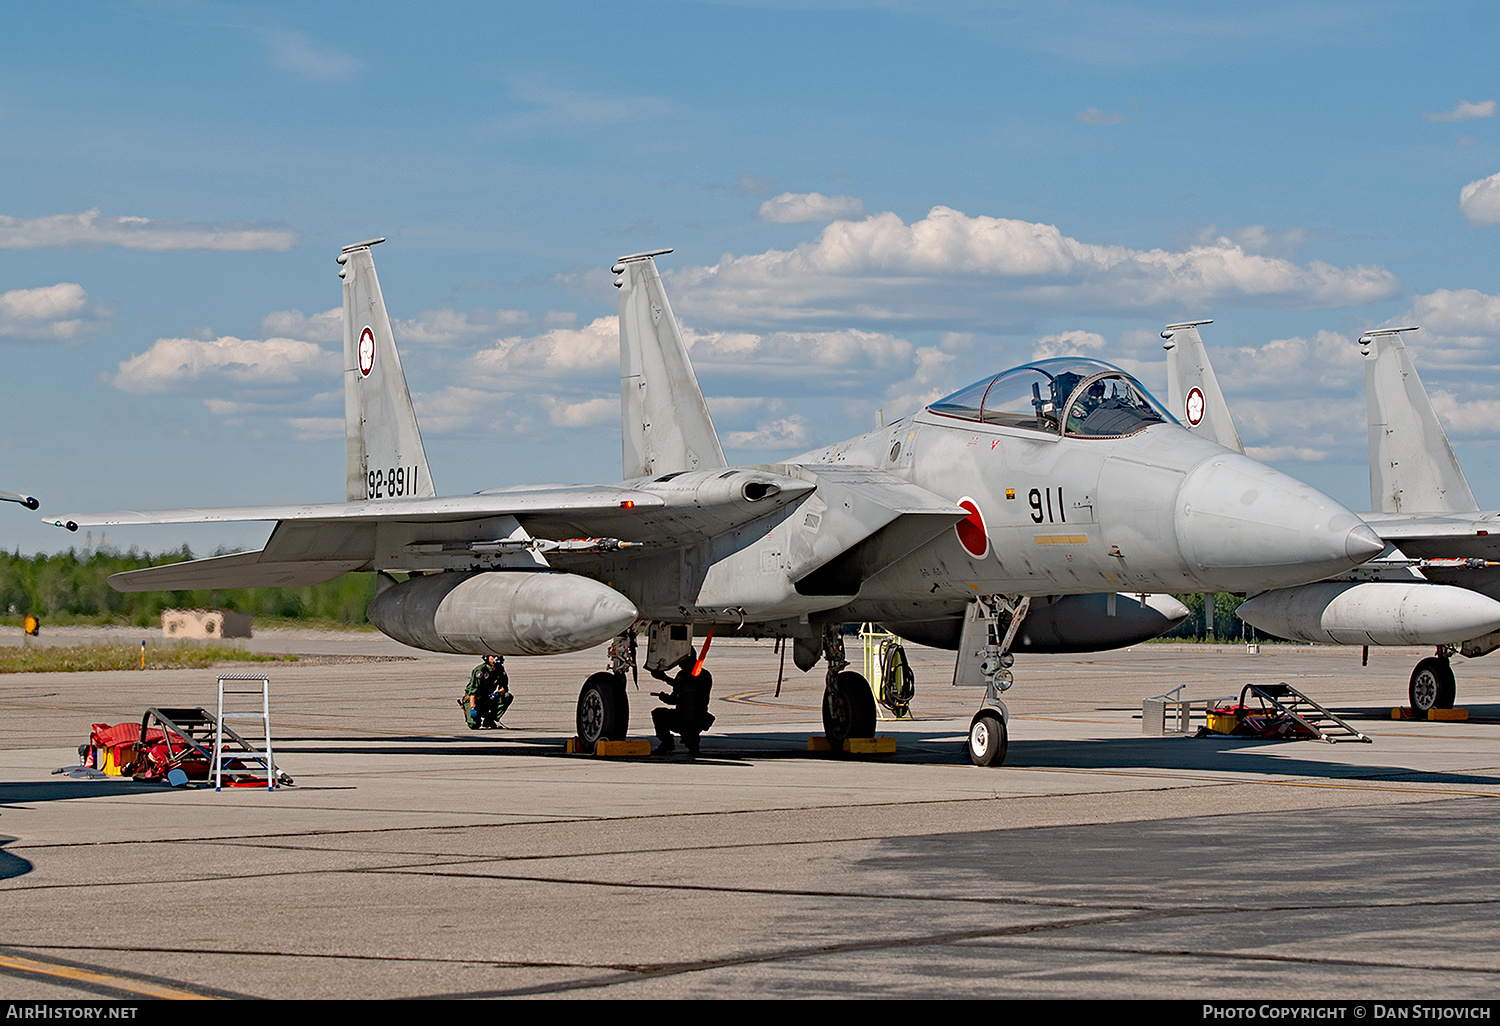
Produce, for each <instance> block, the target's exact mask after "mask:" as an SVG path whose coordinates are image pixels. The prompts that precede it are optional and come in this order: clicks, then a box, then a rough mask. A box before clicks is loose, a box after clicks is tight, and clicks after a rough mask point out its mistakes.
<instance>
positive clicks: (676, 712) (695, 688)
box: [651, 649, 714, 757]
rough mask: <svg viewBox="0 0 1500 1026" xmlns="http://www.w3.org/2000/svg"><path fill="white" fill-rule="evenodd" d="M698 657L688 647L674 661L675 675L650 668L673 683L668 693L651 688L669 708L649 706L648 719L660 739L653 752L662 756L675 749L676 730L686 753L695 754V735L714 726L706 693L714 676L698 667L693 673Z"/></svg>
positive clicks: (696, 739)
mask: <svg viewBox="0 0 1500 1026" xmlns="http://www.w3.org/2000/svg"><path fill="white" fill-rule="evenodd" d="M696 661H697V656H696V655H695V654H694V653H693V651H692V650H691V649H689V650H688V654H687V655H686V656H684V657H683V658H682V659H681V660H679V661H678V662H677V664H676V666H677V674H676V676H674V677H668V676H667V674H666V671H665V670H652V671H651V676H653V677H655V678H656V679H657V680H662V681H666V682H667V683H669V684H671V685H672V690H671V692H670V693H668V692H662V691H653V692H652V694H653V695H655V696H656V697H657V698H659V699H661V700H662V701H663V702H665V703H666V704H667V705H668V706H671V708H667V709H652V710H651V722H652V723H653V724H655V726H656V736H657V738H658V739H659V740H660V741H661V744H660V745H658V746H657V749H656V754H657V755H665V754H666V753H667V752H670V751H672V749H674V748H676V747H677V745H676V743H675V742H674V741H673V740H672V734H673V733H674V732H675V733H677V734H681V735H682V743H683V745H685V746H686V747H687V750H688V755H691V756H694V757H696V756H697V755H698V735H699V734H701V733H703V731H705V730H707V729H708V728H709V727H711V726H712V725H713V722H714V718H713V715H712V714H711V713H709V711H708V696H709V692H710V691H712V690H713V686H714V678H713V675H712V674H710V673H709V672H708V671H707V670H706V669H702V668H701V667H700V668H699V670H698V676H696V677H694V676H693V663H695V662H696Z"/></svg>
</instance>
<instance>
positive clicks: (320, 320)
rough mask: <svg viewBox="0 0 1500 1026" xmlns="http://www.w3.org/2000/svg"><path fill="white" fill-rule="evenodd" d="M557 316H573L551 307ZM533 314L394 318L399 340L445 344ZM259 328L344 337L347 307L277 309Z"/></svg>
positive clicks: (446, 310) (316, 337)
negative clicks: (307, 311) (315, 310)
mask: <svg viewBox="0 0 1500 1026" xmlns="http://www.w3.org/2000/svg"><path fill="white" fill-rule="evenodd" d="M549 316H550V317H552V318H553V319H554V320H558V319H559V318H564V319H572V318H573V317H574V316H575V315H572V314H568V315H559V314H556V313H552V312H550V311H549ZM530 320H531V315H530V314H528V313H527V312H526V311H525V310H480V309H475V310H470V311H468V312H466V313H460V312H459V311H457V310H454V309H453V308H452V307H442V308H441V309H437V310H423V311H422V312H421V313H419V314H417V315H416V316H415V317H405V318H403V317H397V318H395V319H393V320H392V322H391V329H392V330H393V331H394V332H395V333H396V344H397V345H405V344H407V343H415V344H424V345H425V344H444V343H449V342H460V341H466V340H473V339H477V338H484V337H485V336H493V335H495V334H496V333H497V332H500V331H505V330H514V329H515V327H516V325H518V324H526V323H528V322H529V321H530ZM260 330H261V331H262V332H264V333H265V334H266V335H268V336H269V335H276V336H280V337H282V338H301V339H307V340H309V341H312V342H337V343H340V344H342V343H343V341H344V308H343V307H342V306H336V307H334V308H333V309H331V310H324V311H323V312H322V313H315V314H304V313H303V312H302V311H301V310H276V311H273V312H271V313H268V314H266V315H265V316H264V317H262V318H261V321H260Z"/></svg>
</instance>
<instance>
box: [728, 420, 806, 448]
mask: <svg viewBox="0 0 1500 1026" xmlns="http://www.w3.org/2000/svg"><path fill="white" fill-rule="evenodd" d="M806 444H807V420H806V418H804V417H802V416H800V415H797V414H793V415H792V416H790V417H781V418H778V419H776V420H772V421H768V422H766V423H764V424H762V425H760V426H759V427H757V428H756V429H755V430H753V431H730V432H729V433H728V434H726V435H725V436H724V446H725V448H728V449H748V450H751V451H755V452H759V451H763V450H767V449H776V450H783V449H795V448H800V447H802V446H805V445H806Z"/></svg>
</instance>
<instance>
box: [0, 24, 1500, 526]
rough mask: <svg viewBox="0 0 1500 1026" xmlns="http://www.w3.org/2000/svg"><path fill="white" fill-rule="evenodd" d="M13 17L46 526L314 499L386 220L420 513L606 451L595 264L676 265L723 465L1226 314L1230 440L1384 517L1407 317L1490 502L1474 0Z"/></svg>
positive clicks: (1491, 204) (609, 346) (10, 154)
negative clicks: (345, 289)
mask: <svg viewBox="0 0 1500 1026" xmlns="http://www.w3.org/2000/svg"><path fill="white" fill-rule="evenodd" d="M0 13H3V16H4V23H5V24H6V26H7V31H6V32H5V33H4V34H3V36H0V359H3V360H4V366H5V400H6V402H5V416H4V418H3V420H0V488H5V489H9V490H13V491H25V492H28V493H30V494H34V495H37V496H39V497H40V498H41V499H42V501H43V507H42V512H43V513H47V512H53V513H62V512H83V511H90V510H101V509H118V508H152V507H170V506H180V505H221V504H224V505H227V504H241V503H255V502H284V501H300V500H336V499H339V498H342V486H343V480H344V475H343V466H342V463H343V445H342V435H341V431H342V428H341V418H342V393H341V382H340V378H339V369H338V368H339V355H338V354H339V348H340V341H339V339H340V328H339V324H338V315H337V312H336V310H337V308H338V307H339V306H340V293H339V280H338V278H337V276H336V270H337V268H336V265H335V263H334V257H335V256H336V255H337V253H338V250H339V247H340V246H342V245H344V244H346V243H350V242H356V241H360V240H363V239H367V238H371V237H374V236H385V237H386V238H387V239H388V240H389V241H388V242H387V243H386V244H384V245H382V246H379V247H377V248H376V250H375V257H376V264H377V268H378V270H379V273H380V276H381V283H382V285H383V287H384V290H385V294H386V299H387V302H388V304H389V306H390V311H391V315H392V317H393V318H394V319H395V321H396V330H397V340H398V343H399V344H400V345H401V348H402V353H403V357H404V363H405V366H406V370H407V374H408V377H409V379H410V383H411V387H412V391H413V393H414V396H415V402H416V406H417V413H418V417H419V419H420V420H421V423H422V426H423V434H424V438H425V440H426V444H427V449H428V456H429V459H430V462H431V464H432V470H433V473H434V476H435V478H436V480H437V484H438V487H439V489H440V490H441V491H443V492H468V491H474V490H477V489H480V488H485V487H494V486H499V485H504V484H512V483H525V482H542V481H607V480H615V479H617V478H618V477H619V473H620V453H619V423H618V362H617V355H616V354H617V349H616V345H617V342H616V336H615V325H614V315H615V296H614V290H613V289H612V288H611V286H610V274H609V267H610V265H611V264H612V263H613V261H614V258H615V257H617V256H619V255H621V254H624V253H631V252H637V251H641V250H647V249H656V248H665V247H673V248H674V249H675V252H674V253H673V254H672V255H670V256H667V257H664V258H661V259H660V261H659V265H660V266H661V268H662V270H663V272H664V274H665V275H666V279H667V285H668V289H669V290H670V294H671V296H672V299H673V303H674V305H675V307H676V309H677V312H678V314H679V317H680V319H681V320H682V321H683V323H684V325H685V328H686V330H687V332H688V334H689V338H690V341H691V345H692V355H693V358H694V362H695V365H696V366H697V368H698V371H699V376H700V379H701V380H702V382H703V385H704V389H705V392H706V393H707V395H708V398H709V405H710V409H711V410H712V412H713V414H714V417H715V420H716V423H717V424H718V427H719V431H720V434H721V436H722V437H723V440H724V442H725V447H726V449H727V450H728V452H729V455H730V458H731V460H733V461H740V462H758V461H765V460H771V459H775V458H777V457H780V456H786V455H790V454H792V453H795V452H800V451H803V450H805V449H808V448H811V447H813V446H815V445H820V444H824V443H827V442H832V441H836V440H838V439H841V438H844V437H847V436H849V435H852V434H855V433H858V432H860V431H863V430H865V429H867V428H869V427H871V426H873V425H874V424H875V422H876V417H877V416H878V414H877V410H883V411H884V415H885V417H886V419H887V420H889V419H893V418H894V417H897V416H900V415H902V414H905V413H907V412H910V411H911V410H912V409H914V408H916V407H917V406H919V405H920V404H922V403H924V402H927V401H930V400H931V399H933V398H936V397H938V396H940V395H943V394H946V393H948V392H951V391H954V390H956V389H958V388H960V387H962V386H964V385H966V384H968V383H969V382H971V381H973V380H974V379H976V378H978V377H980V376H982V375H984V374H986V373H992V372H994V371H996V370H999V369H1002V368H1004V367H1007V366H1010V365H1013V364H1016V363H1019V362H1022V361H1024V360H1027V359H1030V358H1031V357H1033V356H1036V355H1057V354H1061V353H1072V352H1080V353H1085V354H1088V355H1092V356H1096V357H1098V358H1101V359H1104V360H1107V361H1110V362H1113V363H1117V364H1120V365H1122V366H1125V367H1127V368H1128V369H1130V370H1132V371H1134V372H1136V373H1137V374H1138V375H1139V376H1140V377H1141V378H1142V380H1143V381H1144V382H1145V384H1146V385H1147V386H1148V387H1149V388H1151V389H1153V390H1154V391H1157V392H1158V393H1164V392H1165V387H1164V376H1165V363H1164V359H1163V353H1162V350H1161V348H1160V339H1159V337H1158V334H1159V332H1160V330H1161V327H1162V326H1163V325H1164V324H1166V323H1168V322H1170V321H1174V320H1182V319H1189V318H1201V317H1212V318H1214V320H1215V323H1214V324H1213V325H1211V326H1209V327H1208V328H1205V329H1204V337H1205V339H1206V341H1207V342H1208V344H1209V346H1210V347H1211V352H1212V353H1213V354H1214V356H1215V362H1216V365H1217V367H1218V369H1219V373H1220V379H1221V382H1222V384H1223V386H1224V391H1225V393H1226V396H1227V397H1228V399H1229V401H1230V404H1231V408H1232V409H1233V410H1234V412H1235V414H1236V417H1237V419H1238V420H1239V422H1240V430H1241V434H1242V436H1243V437H1244V438H1245V440H1246V443H1247V445H1248V446H1249V447H1250V451H1251V453H1252V455H1259V456H1261V457H1262V458H1264V459H1266V460H1267V461H1268V462H1271V463H1272V464H1273V465H1275V466H1277V467H1279V468H1280V469H1283V470H1286V471H1288V472H1290V473H1292V474H1294V475H1296V476H1298V477H1301V478H1303V479H1304V480H1307V481H1309V482H1310V483H1312V484H1315V485H1317V486H1319V487H1322V488H1324V489H1326V490H1328V491H1329V492H1330V493H1332V494H1333V495H1335V496H1336V497H1337V498H1339V499H1341V500H1342V501H1344V502H1346V503H1347V504H1349V505H1350V506H1352V507H1353V508H1356V509H1365V508H1367V507H1368V504H1369V503H1368V480H1367V471H1366V449H1365V445H1366V436H1365V414H1364V399H1363V391H1364V382H1363V371H1362V367H1361V363H1360V359H1359V356H1358V350H1357V347H1356V346H1355V345H1354V340H1355V339H1357V338H1358V336H1359V334H1360V332H1362V331H1363V330H1366V329H1368V328H1370V327H1375V326H1381V325H1387V326H1388V325H1393V324H1396V323H1402V324H1420V325H1421V326H1422V330H1421V331H1419V332H1418V333H1416V335H1415V336H1412V337H1410V338H1409V341H1408V345H1409V347H1410V348H1411V350H1412V352H1413V355H1414V358H1415V359H1416V361H1417V366H1418V368H1419V370H1420V372H1421V374H1422V377H1423V380H1424V382H1425V383H1426V384H1427V386H1428V388H1429V390H1430V391H1432V392H1433V393H1434V396H1435V398H1436V403H1437V406H1438V409H1439V413H1440V416H1441V417H1442V418H1443V420H1444V422H1445V424H1446V426H1447V427H1448V428H1449V431H1450V434H1451V436H1452V439H1453V442H1454V446H1455V449H1456V450H1457V452H1458V454H1459V458H1460V460H1461V461H1462V462H1463V464H1464V466H1465V469H1466V470H1467V472H1468V475H1469V478H1470V482H1471V484H1472V485H1473V487H1474V490H1475V492H1476V495H1477V496H1478V498H1479V500H1480V502H1481V503H1482V504H1484V505H1485V506H1487V507H1493V506H1500V482H1494V481H1493V475H1492V474H1490V473H1489V469H1490V467H1491V466H1492V465H1493V461H1494V458H1495V455H1496V451H1497V443H1500V374H1497V367H1496V363H1497V344H1500V281H1496V274H1495V270H1496V263H1495V259H1494V254H1495V249H1496V243H1497V241H1500V117H1497V114H1500V107H1497V100H1500V76H1497V74H1496V72H1495V70H1494V67H1495V64H1494V53H1495V52H1496V49H1497V47H1496V43H1497V37H1500V9H1497V7H1496V6H1495V5H1493V4H1488V3H1451V4H1443V3H1420V4H1419V3H1389V2H1379V0H1375V2H1369V0H1361V2H1349V3H1344V2H1337V3H1334V2H1325V3H1275V2H1272V3H1211V2H1210V3H1204V2H1197V3H1166V2H1161V3H1139V4H1132V5H1129V6H1125V5H1117V4H1107V3H1093V2H1079V3H1052V4H1038V3H1014V4H1009V3H994V4H988V3H987V4H981V3H943V2H922V3H915V2H913V3H904V2H888V3H854V2H847V3H839V2H833V3H822V4H819V3H790V2H788V3H741V4H735V3H661V4H652V3H640V4H629V5H622V4H618V3H612V4H603V3H600V4H594V3H567V2H557V3H548V4H514V5H511V4H490V3H485V4H458V3H433V4H426V5H421V6H419V7H417V6H411V5H404V4H386V3H378V2H377V3H366V4H362V5H360V7H359V9H358V16H357V17H354V16H351V14H350V11H349V9H348V8H340V7H334V6H327V5H324V6H318V7H314V6H312V5H300V4H297V5H293V4H285V5H274V4H236V3H196V2H184V3H176V2H154V3H146V2H142V3H100V4H72V5H37V4H22V3H12V2H5V3H4V4H3V7H0ZM1163 397H1164V396H1163ZM0 515H3V520H0V543H3V544H4V545H5V546H6V547H7V548H12V549H14V548H19V549H21V550H22V551H23V552H33V551H51V550H55V549H59V548H66V547H68V546H69V545H74V544H80V543H82V542H83V541H84V538H82V537H80V536H73V535H66V534H64V533H62V532H60V531H57V530H56V529H53V528H47V527H45V526H44V525H42V524H40V523H39V522H37V518H36V517H35V516H33V515H32V514H30V513H28V512H27V511H25V510H22V509H20V508H18V507H13V508H8V509H7V510H0ZM266 530H267V529H266V528H265V527H264V526H250V527H233V528H222V527H217V528H212V529H194V530H192V531H182V530H181V529H178V528H158V529H153V530H140V531H133V532H120V533H118V534H115V533H111V534H110V535H109V538H108V540H109V542H110V543H111V544H114V545H118V546H122V547H128V546H130V545H138V546H140V547H143V548H148V549H152V550H160V549H162V548H166V547H171V546H175V545H178V544H181V543H182V542H183V541H187V542H189V543H190V544H191V545H192V546H193V547H194V549H195V550H197V551H200V552H203V551H210V550H212V549H213V548H214V547H216V546H220V545H240V546H243V545H255V544H258V543H259V542H260V541H261V540H262V539H263V538H264V536H265V534H266ZM95 540H96V541H97V540H98V539H97V538H96V539H95Z"/></svg>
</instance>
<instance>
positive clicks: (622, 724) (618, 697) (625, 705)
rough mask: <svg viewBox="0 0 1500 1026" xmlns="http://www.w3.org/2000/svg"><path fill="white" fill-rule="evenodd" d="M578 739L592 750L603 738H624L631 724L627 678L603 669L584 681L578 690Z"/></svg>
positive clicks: (617, 739) (611, 739) (618, 739)
mask: <svg viewBox="0 0 1500 1026" xmlns="http://www.w3.org/2000/svg"><path fill="white" fill-rule="evenodd" d="M577 726H578V740H580V741H582V742H583V744H584V747H585V748H587V749H588V750H589V751H593V750H594V745H595V744H597V743H598V742H599V741H600V740H608V741H621V740H624V738H625V733H626V731H627V730H628V729H629V726H630V699H629V698H628V697H627V696H626V694H625V677H624V676H623V675H622V674H618V673H608V672H600V673H596V674H594V675H593V676H591V677H589V679H588V680H586V681H584V682H583V690H581V691H579V692H578V716H577Z"/></svg>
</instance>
